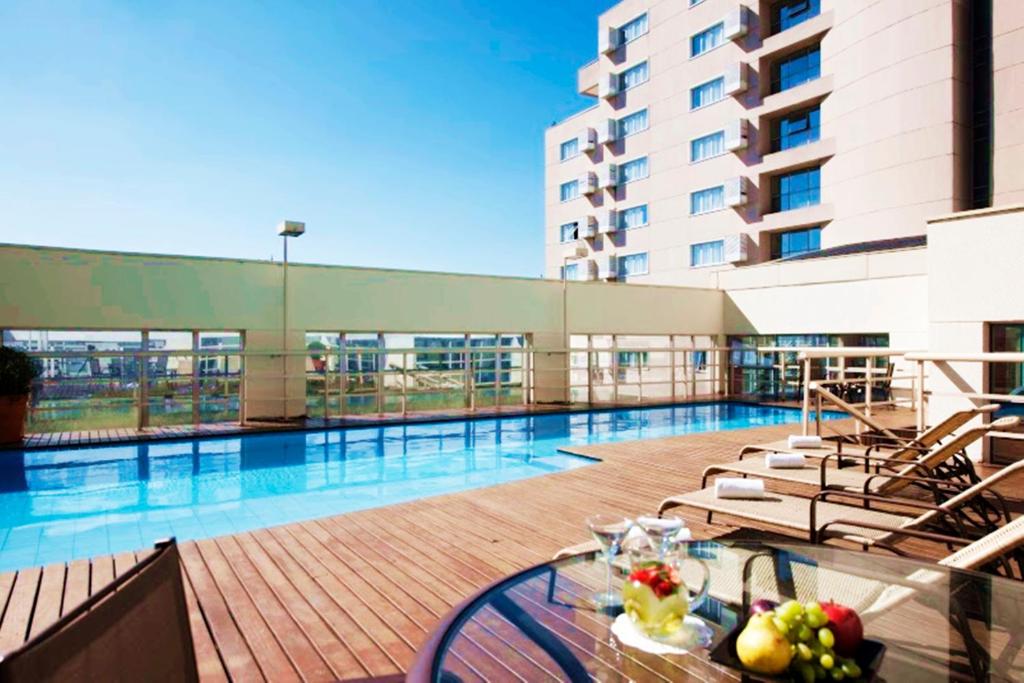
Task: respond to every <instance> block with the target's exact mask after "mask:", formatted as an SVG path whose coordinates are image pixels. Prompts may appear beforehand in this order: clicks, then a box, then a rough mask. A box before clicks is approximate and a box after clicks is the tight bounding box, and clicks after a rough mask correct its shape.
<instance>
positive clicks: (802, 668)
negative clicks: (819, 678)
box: [796, 662, 814, 683]
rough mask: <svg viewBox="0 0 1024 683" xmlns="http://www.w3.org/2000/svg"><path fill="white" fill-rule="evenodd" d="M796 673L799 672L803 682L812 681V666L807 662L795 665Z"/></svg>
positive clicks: (812, 682) (809, 682)
mask: <svg viewBox="0 0 1024 683" xmlns="http://www.w3.org/2000/svg"><path fill="white" fill-rule="evenodd" d="M796 670H797V673H799V674H800V678H802V679H803V681H804V683H814V667H813V666H811V665H810V664H808V663H807V662H800V663H799V664H797V666H796Z"/></svg>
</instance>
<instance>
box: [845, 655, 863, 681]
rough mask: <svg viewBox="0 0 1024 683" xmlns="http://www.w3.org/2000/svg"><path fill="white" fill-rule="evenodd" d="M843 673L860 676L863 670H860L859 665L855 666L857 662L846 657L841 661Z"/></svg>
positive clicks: (852, 676) (853, 676)
mask: <svg viewBox="0 0 1024 683" xmlns="http://www.w3.org/2000/svg"><path fill="white" fill-rule="evenodd" d="M843 673H844V674H846V675H847V676H849V677H850V678H860V675H861V673H863V672H862V671H861V670H860V667H859V666H857V662H855V661H853V660H852V659H847V660H846V661H845V662H843Z"/></svg>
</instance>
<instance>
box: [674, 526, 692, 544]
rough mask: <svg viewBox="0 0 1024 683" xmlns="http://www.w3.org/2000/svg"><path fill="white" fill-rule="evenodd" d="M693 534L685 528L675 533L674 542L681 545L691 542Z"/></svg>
mask: <svg viewBox="0 0 1024 683" xmlns="http://www.w3.org/2000/svg"><path fill="white" fill-rule="evenodd" d="M692 540H693V532H691V531H690V530H689V529H687V528H686V527H685V526H684V527H683V528H682V529H680V530H679V531H678V532H677V533H676V541H678V542H679V543H682V542H683V541H692Z"/></svg>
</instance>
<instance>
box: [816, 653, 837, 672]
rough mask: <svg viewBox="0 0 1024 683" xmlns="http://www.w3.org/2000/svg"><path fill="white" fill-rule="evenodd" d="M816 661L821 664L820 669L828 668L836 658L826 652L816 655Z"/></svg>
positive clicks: (834, 663) (833, 663) (833, 664)
mask: <svg viewBox="0 0 1024 683" xmlns="http://www.w3.org/2000/svg"><path fill="white" fill-rule="evenodd" d="M818 663H819V664H821V668H822V669H826V670H828V669H831V668H832V667H833V666H835V665H836V660H835V658H834V657H833V656H832V655H830V654H828V653H827V652H826V653H825V654H823V655H822V656H820V657H818Z"/></svg>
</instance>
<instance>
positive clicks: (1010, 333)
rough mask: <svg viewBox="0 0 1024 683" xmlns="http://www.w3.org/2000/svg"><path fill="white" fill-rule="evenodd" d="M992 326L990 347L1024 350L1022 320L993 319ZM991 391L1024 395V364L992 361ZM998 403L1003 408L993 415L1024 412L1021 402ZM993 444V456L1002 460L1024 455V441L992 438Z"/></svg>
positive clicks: (995, 460) (1020, 413)
mask: <svg viewBox="0 0 1024 683" xmlns="http://www.w3.org/2000/svg"><path fill="white" fill-rule="evenodd" d="M988 329H989V335H988V337H989V342H988V350H989V351H996V352H1006V351H1009V352H1013V353H1020V352H1021V351H1024V325H1022V324H1021V323H1019V322H1016V323H989V326H988ZM988 391H989V392H990V393H993V394H1010V395H1012V396H1021V395H1024V364H1020V363H989V364H988ZM998 405H999V411H998V412H997V413H996V414H995V415H994V416H993V417H1011V416H1014V415H1016V416H1020V415H1022V414H1024V406H1022V405H1021V404H1019V403H1008V402H999V403H998ZM1013 431H1019V430H1016V429H1015V430H1013ZM991 448H992V451H991V454H992V460H993V461H994V462H997V463H1000V464H1010V463H1012V462H1014V461H1016V460H1020V459H1021V458H1024V441H1016V440H1010V439H992V442H991Z"/></svg>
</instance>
